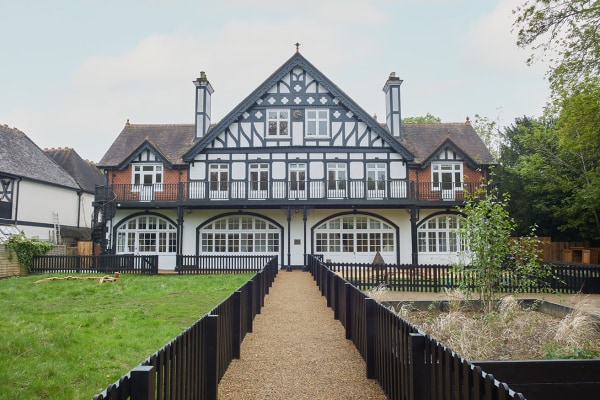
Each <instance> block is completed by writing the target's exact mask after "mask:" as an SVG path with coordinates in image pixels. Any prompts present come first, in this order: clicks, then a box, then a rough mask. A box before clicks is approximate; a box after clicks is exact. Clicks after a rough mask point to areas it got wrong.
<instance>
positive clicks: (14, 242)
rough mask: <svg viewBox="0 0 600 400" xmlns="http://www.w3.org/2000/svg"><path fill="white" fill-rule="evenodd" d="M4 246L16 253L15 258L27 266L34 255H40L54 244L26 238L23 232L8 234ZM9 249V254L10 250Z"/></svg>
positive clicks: (10, 253)
mask: <svg viewBox="0 0 600 400" xmlns="http://www.w3.org/2000/svg"><path fill="white" fill-rule="evenodd" d="M5 245H6V248H7V249H9V250H11V251H12V252H14V253H15V254H16V255H17V260H19V262H20V263H21V264H23V265H25V266H27V268H29V267H30V266H31V260H33V257H34V256H41V255H43V254H46V253H47V252H48V251H50V250H51V249H52V248H53V247H54V245H53V244H51V243H48V242H43V241H40V240H37V239H30V238H27V237H26V236H25V235H24V234H22V233H19V234H17V235H10V237H9V238H8V241H7V242H6V243H5ZM11 251H9V253H8V254H9V256H10V255H12V252H11Z"/></svg>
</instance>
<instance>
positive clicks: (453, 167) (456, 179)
mask: <svg viewBox="0 0 600 400" xmlns="http://www.w3.org/2000/svg"><path fill="white" fill-rule="evenodd" d="M462 184H463V163H462V162H434V163H431V185H432V190H434V191H439V190H442V191H452V192H454V191H462V190H463V185H462Z"/></svg>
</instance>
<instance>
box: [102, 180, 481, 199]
mask: <svg viewBox="0 0 600 400" xmlns="http://www.w3.org/2000/svg"><path fill="white" fill-rule="evenodd" d="M481 187H482V184H481V183H479V182H468V183H440V182H435V183H433V182H408V181H406V180H399V179H392V180H387V181H364V180H344V181H327V180H311V181H263V182H248V181H227V182H205V181H190V182H182V183H173V184H166V183H163V184H152V185H129V184H118V185H110V186H101V187H98V188H97V189H96V201H111V200H114V201H122V202H126V201H133V202H204V201H214V202H218V201H223V200H239V201H253V200H273V201H299V200H346V201H348V200H374V201H376V200H381V201H395V200H410V201H448V202H462V201H464V200H465V199H466V198H467V197H468V194H471V195H472V194H474V193H475V192H476V191H477V190H479V189H480V188H481Z"/></svg>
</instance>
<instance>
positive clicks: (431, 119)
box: [402, 113, 442, 124]
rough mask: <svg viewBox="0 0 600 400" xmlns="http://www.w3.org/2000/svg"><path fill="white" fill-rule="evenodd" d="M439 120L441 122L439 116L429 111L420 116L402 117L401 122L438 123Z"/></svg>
mask: <svg viewBox="0 0 600 400" xmlns="http://www.w3.org/2000/svg"><path fill="white" fill-rule="evenodd" d="M440 122H442V120H441V118H439V117H436V116H435V115H432V114H430V113H427V114H425V115H424V116H420V117H406V118H402V123H404V124H439V123H440Z"/></svg>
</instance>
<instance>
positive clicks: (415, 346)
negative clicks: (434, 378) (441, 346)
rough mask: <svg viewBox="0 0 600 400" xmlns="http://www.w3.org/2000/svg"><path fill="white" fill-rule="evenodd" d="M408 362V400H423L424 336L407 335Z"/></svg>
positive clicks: (424, 372)
mask: <svg viewBox="0 0 600 400" xmlns="http://www.w3.org/2000/svg"><path fill="white" fill-rule="evenodd" d="M408 347H409V352H410V353H409V362H410V367H409V368H410V369H409V374H410V394H411V396H410V399H411V400H421V399H425V393H426V392H425V374H426V369H425V354H424V350H425V335H423V334H421V333H409V335H408Z"/></svg>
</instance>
